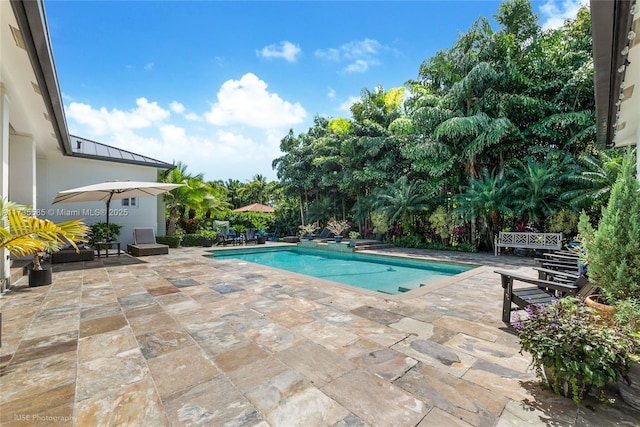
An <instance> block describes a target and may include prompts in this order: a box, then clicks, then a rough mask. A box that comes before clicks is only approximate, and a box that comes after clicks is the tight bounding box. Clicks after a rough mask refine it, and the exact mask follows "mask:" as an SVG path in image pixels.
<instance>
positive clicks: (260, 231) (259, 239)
mask: <svg viewBox="0 0 640 427" xmlns="http://www.w3.org/2000/svg"><path fill="white" fill-rule="evenodd" d="M251 225H253V227H254V228H255V229H256V230H257V233H256V243H257V244H259V245H262V244H265V243H266V242H267V235H266V229H267V221H266V220H265V219H264V218H263V217H261V216H258V215H256V216H254V217H253V218H251Z"/></svg>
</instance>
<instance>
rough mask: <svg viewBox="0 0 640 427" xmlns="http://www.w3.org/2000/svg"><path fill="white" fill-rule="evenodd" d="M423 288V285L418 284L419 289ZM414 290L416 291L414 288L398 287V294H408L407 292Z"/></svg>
mask: <svg viewBox="0 0 640 427" xmlns="http://www.w3.org/2000/svg"><path fill="white" fill-rule="evenodd" d="M423 286H424V283H420V286H419V287H420V288H421V287H423ZM414 289H416V288H405V287H404V286H398V292H401V293H405V292H409V291H412V290H414Z"/></svg>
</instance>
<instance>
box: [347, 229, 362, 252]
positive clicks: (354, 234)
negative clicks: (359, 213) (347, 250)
mask: <svg viewBox="0 0 640 427" xmlns="http://www.w3.org/2000/svg"><path fill="white" fill-rule="evenodd" d="M358 237H360V233H358V232H357V231H350V232H349V247H351V248H355V247H356V239H357V238H358Z"/></svg>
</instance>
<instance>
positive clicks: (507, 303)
mask: <svg viewBox="0 0 640 427" xmlns="http://www.w3.org/2000/svg"><path fill="white" fill-rule="evenodd" d="M494 272H495V273H497V274H499V275H500V276H501V280H502V287H503V288H504V295H503V300H502V321H503V322H504V323H506V324H508V325H510V324H511V312H512V311H516V310H522V309H524V308H525V307H526V306H528V305H530V304H535V305H548V304H551V303H553V301H555V300H556V299H558V298H561V297H564V296H576V297H580V298H585V297H587V296H589V295H591V294H593V293H594V292H595V291H596V289H597V287H596V286H595V285H593V284H591V283H590V282H589V279H587V278H586V276H580V277H578V278H577V279H576V280H574V281H573V283H562V282H555V281H550V280H540V279H536V278H533V277H527V276H521V275H519V274H515V273H513V272H511V271H507V270H495V271H494ZM514 281H519V282H524V283H530V284H533V285H535V286H530V287H526V288H514V287H513V282H514ZM512 305H515V306H516V307H515V308H512Z"/></svg>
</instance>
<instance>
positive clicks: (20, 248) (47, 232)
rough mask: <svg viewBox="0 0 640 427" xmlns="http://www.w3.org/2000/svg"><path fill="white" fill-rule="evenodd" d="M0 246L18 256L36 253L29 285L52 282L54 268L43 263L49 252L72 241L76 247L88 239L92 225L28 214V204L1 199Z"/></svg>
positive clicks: (30, 271) (30, 269)
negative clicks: (51, 219)
mask: <svg viewBox="0 0 640 427" xmlns="http://www.w3.org/2000/svg"><path fill="white" fill-rule="evenodd" d="M0 212H1V215H0V217H1V219H0V248H2V249H6V250H7V251H9V253H10V254H12V255H15V256H29V255H30V256H32V257H33V260H32V263H31V266H30V268H29V286H41V285H49V284H51V270H47V269H45V268H44V267H43V265H42V263H41V262H40V261H41V257H42V255H43V254H44V253H45V252H53V251H57V250H59V249H60V248H62V247H63V246H65V245H67V244H69V245H71V246H72V247H73V248H75V249H76V250H77V249H78V247H77V245H76V242H82V241H84V236H85V235H86V234H87V232H88V230H89V229H88V227H87V226H86V225H84V224H83V223H82V220H80V219H78V220H72V221H65V222H61V223H59V224H54V223H53V222H51V221H49V220H46V219H40V218H37V217H34V216H30V215H28V212H27V208H26V207H24V206H21V205H18V204H15V203H12V202H7V201H0Z"/></svg>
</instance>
